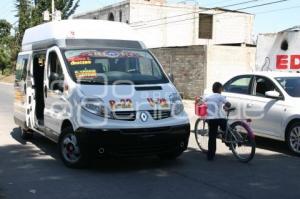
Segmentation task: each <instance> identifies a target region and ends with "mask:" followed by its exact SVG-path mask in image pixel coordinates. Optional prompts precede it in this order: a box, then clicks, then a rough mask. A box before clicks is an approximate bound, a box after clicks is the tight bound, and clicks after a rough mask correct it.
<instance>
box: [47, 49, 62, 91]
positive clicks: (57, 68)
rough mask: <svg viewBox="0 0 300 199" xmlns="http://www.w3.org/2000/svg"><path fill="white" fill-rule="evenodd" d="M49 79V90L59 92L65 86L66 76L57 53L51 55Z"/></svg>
mask: <svg viewBox="0 0 300 199" xmlns="http://www.w3.org/2000/svg"><path fill="white" fill-rule="evenodd" d="M48 77H49V90H58V89H59V87H60V86H61V85H63V80H64V74H63V71H62V68H61V64H60V61H59V58H58V56H57V54H56V52H50V53H49V60H48Z"/></svg>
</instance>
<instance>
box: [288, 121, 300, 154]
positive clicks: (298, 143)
mask: <svg viewBox="0 0 300 199" xmlns="http://www.w3.org/2000/svg"><path fill="white" fill-rule="evenodd" d="M286 143H287V145H288V147H289V148H290V150H291V151H292V152H294V153H295V154H297V155H300V122H296V123H295V124H293V125H292V126H291V127H290V128H289V129H288V132H287V135H286Z"/></svg>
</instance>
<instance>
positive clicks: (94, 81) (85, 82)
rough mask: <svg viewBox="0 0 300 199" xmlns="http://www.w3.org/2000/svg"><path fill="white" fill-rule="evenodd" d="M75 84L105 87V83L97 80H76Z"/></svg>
mask: <svg viewBox="0 0 300 199" xmlns="http://www.w3.org/2000/svg"><path fill="white" fill-rule="evenodd" d="M77 83H83V84H97V85H105V82H103V81H97V80H94V79H91V80H77Z"/></svg>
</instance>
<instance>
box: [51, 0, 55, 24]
mask: <svg viewBox="0 0 300 199" xmlns="http://www.w3.org/2000/svg"><path fill="white" fill-rule="evenodd" d="M54 12H55V2H54V0H52V13H51V15H52V21H54V17H53V16H54V15H55V14H54Z"/></svg>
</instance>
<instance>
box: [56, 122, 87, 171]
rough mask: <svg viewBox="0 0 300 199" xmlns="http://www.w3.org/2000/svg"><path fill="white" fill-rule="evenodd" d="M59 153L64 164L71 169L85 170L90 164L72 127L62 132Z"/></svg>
mask: <svg viewBox="0 0 300 199" xmlns="http://www.w3.org/2000/svg"><path fill="white" fill-rule="evenodd" d="M59 153H60V156H61V159H62V161H63V163H64V164H65V165H66V166H67V167H69V168H85V167H86V166H88V164H89V158H88V154H87V153H86V152H85V150H84V148H83V147H81V146H80V145H79V143H78V139H77V136H76V135H75V133H74V131H73V128H72V127H66V128H64V129H63V130H62V135H61V137H60V139H59Z"/></svg>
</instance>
